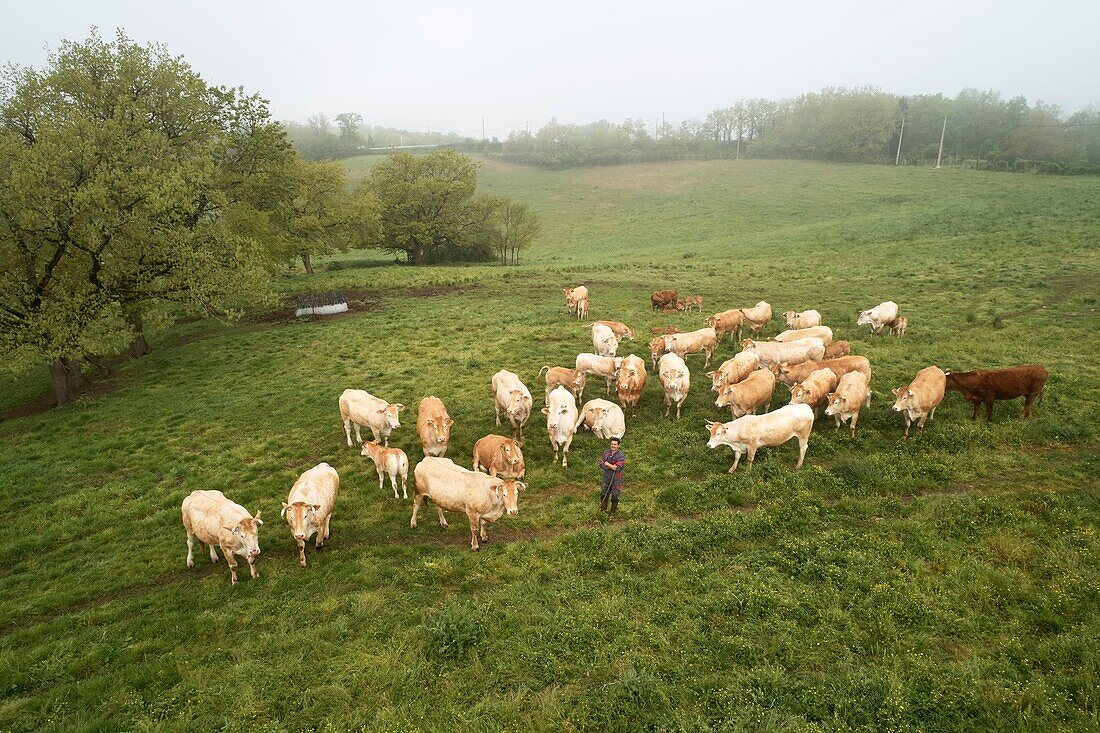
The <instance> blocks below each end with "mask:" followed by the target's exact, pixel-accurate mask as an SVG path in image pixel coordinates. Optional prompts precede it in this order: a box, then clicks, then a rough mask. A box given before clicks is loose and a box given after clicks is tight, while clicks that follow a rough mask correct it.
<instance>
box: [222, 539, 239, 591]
mask: <svg viewBox="0 0 1100 733" xmlns="http://www.w3.org/2000/svg"><path fill="white" fill-rule="evenodd" d="M222 554H223V555H225V562H226V563H227V564H228V565H229V578H230V580H231V581H232V583H233V585H236V584H237V559H236V558H235V557H233V553H232V552H227V551H226V549H225V548H224V547H223V548H222Z"/></svg>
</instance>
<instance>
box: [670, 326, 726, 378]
mask: <svg viewBox="0 0 1100 733" xmlns="http://www.w3.org/2000/svg"><path fill="white" fill-rule="evenodd" d="M717 348H718V334H716V333H715V332H714V329H713V328H711V327H710V326H707V327H706V328H700V329H699V330H697V331H689V332H687V333H674V334H672V335H670V336H665V350H666V351H669V352H671V353H673V354H676V355H678V356H679V357H680V358H683V357H685V356H688V355H689V354H698V353H699V352H700V351H702V352H704V353H706V355H707V359H706V361H705V362H703V368H704V369H706V368H707V366H709V365H710V358H711V357H712V356H713V355H714V350H715V349H717Z"/></svg>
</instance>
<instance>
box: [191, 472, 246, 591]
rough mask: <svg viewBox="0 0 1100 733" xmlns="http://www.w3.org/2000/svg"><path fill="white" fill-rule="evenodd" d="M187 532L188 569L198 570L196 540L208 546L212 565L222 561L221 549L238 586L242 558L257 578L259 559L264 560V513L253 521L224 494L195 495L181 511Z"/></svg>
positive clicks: (207, 493)
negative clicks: (262, 543)
mask: <svg viewBox="0 0 1100 733" xmlns="http://www.w3.org/2000/svg"><path fill="white" fill-rule="evenodd" d="M181 512H182V515H183V529H184V531H186V532H187V567H189V568H193V567H195V557H194V547H195V538H196V537H198V539H199V542H201V543H203V544H204V545H206V549H208V550H209V551H210V562H215V563H216V562H217V561H218V552H217V550H215V549H214V548H215V547H220V548H221V551H222V554H223V555H225V562H226V564H227V565H228V566H229V573H230V577H231V578H232V581H233V583H234V584H236V582H237V559H236V557H235V556H236V555H240V556H241V557H243V558H244V559H245V561H246V562H247V563H248V572H249V574H251V576H252V577H253V578H256V577H259V573H257V572H256V558H258V557H259V556H260V527H261V526H262V525H263V521H262V520H261V519H260V512H256V516H255V517H253V516H252V515H251V514H249V513H248V510H247V509H245V508H244V507H243V506H241V505H240V504H237V503H235V502H232V501H230V500H229V499H227V498H225V494H223V493H222V492H220V491H201V490H200V491H192V492H191V493H190V494H188V495H187V498H186V499H184V500H183V506H182V507H181Z"/></svg>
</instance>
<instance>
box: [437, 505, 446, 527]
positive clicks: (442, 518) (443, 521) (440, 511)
mask: <svg viewBox="0 0 1100 733" xmlns="http://www.w3.org/2000/svg"><path fill="white" fill-rule="evenodd" d="M435 511H436V513H437V514H439V526H440V527H442V528H443V529H447V518H446V517H445V516H443V507H441V506H439V505H438V504H436V505H435Z"/></svg>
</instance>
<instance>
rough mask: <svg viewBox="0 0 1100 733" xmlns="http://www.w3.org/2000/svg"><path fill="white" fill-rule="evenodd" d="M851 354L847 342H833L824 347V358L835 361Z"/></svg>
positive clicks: (850, 346) (849, 345)
mask: <svg viewBox="0 0 1100 733" xmlns="http://www.w3.org/2000/svg"><path fill="white" fill-rule="evenodd" d="M851 353H852V345H851V344H850V343H848V342H847V341H834V342H832V343H831V344H829V345H828V346H826V347H825V358H826V359H836V358H837V357H840V356H848V355H849V354H851Z"/></svg>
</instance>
